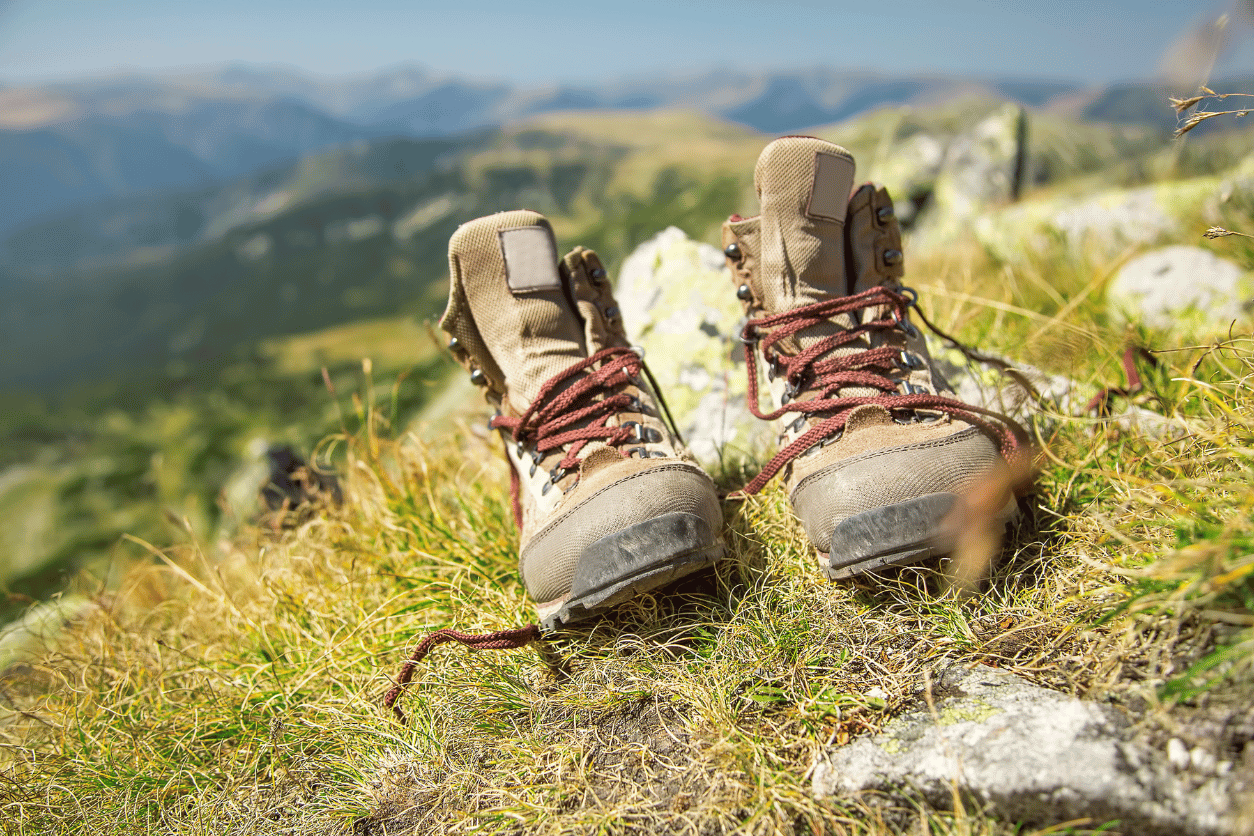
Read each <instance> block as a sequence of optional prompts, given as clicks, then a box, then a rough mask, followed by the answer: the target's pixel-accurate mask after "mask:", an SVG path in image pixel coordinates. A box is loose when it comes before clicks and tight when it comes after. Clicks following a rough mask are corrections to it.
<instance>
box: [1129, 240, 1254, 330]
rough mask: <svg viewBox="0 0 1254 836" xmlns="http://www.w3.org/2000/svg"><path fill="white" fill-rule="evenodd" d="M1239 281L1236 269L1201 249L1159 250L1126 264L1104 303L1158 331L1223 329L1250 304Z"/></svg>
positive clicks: (1246, 288) (1239, 271) (1250, 296)
mask: <svg viewBox="0 0 1254 836" xmlns="http://www.w3.org/2000/svg"><path fill="white" fill-rule="evenodd" d="M1244 278H1245V271H1243V270H1242V269H1241V268H1240V267H1239V266H1238V265H1236V264H1233V263H1232V262H1231V261H1228V260H1226V259H1223V258H1220V257H1219V256H1216V255H1214V254H1213V253H1211V252H1210V251H1208V250H1204V249H1202V248H1201V247H1188V246H1173V247H1163V248H1161V249H1157V250H1153V251H1151V252H1148V253H1146V254H1144V255H1142V256H1139V257H1137V258H1134V259H1132V260H1131V261H1129V262H1128V263H1127V264H1125V265H1124V266H1123V267H1122V268H1121V269H1120V270H1119V273H1118V274H1117V275H1116V276H1115V278H1114V280H1113V281H1112V282H1111V283H1110V287H1109V288H1108V289H1107V291H1106V302H1107V305H1108V306H1109V307H1110V309H1111V311H1112V313H1115V314H1116V315H1121V316H1124V317H1126V318H1128V319H1131V320H1136V321H1141V322H1144V323H1145V324H1147V325H1151V326H1154V327H1157V328H1169V327H1173V326H1178V325H1180V324H1182V323H1184V324H1190V325H1209V326H1210V327H1211V328H1212V329H1214V328H1224V327H1226V326H1227V325H1228V324H1229V323H1230V322H1231V321H1232V320H1234V319H1241V318H1243V317H1244V316H1245V314H1246V312H1247V310H1248V308H1249V305H1250V303H1251V300H1254V294H1251V293H1250V288H1249V286H1248V285H1247V284H1246V283H1245V282H1244V281H1243V280H1244Z"/></svg>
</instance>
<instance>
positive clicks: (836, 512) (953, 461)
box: [791, 427, 1000, 552]
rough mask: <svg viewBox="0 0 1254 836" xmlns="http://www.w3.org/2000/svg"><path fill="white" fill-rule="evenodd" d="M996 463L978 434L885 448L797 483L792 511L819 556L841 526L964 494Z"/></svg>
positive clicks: (991, 450)
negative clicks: (906, 505) (931, 499)
mask: <svg viewBox="0 0 1254 836" xmlns="http://www.w3.org/2000/svg"><path fill="white" fill-rule="evenodd" d="M999 460H1000V454H999V453H998V450H997V446H996V445H995V444H994V443H993V442H992V440H990V439H989V438H988V436H986V435H984V434H983V433H982V432H980V431H979V430H978V429H976V428H974V427H968V428H967V429H964V430H960V431H959V432H956V433H953V434H952V435H948V436H943V437H941V438H937V439H932V440H928V441H925V442H921V443H918V444H910V445H905V446H900V447H888V448H885V449H881V450H874V451H871V452H868V453H863V454H861V455H858V456H853V457H850V458H847V459H843V460H841V461H837V462H835V463H833V464H831V465H829V466H827V467H823V468H821V469H819V470H817V471H816V472H814V473H812V474H811V475H809V476H807V477H806V478H805V479H803V480H801V481H800V482H799V483H798V484H797V486H796V487H795V488H794V489H793V492H792V496H791V499H792V505H793V510H794V511H795V512H796V514H797V516H798V517H799V518H800V519H801V522H802V524H803V525H804V526H805V529H806V534H807V535H809V537H810V541H811V542H812V543H813V544H814V546H815V547H816V548H817V549H818V550H819V551H821V552H827V551H829V550H830V548H831V541H832V530H833V529H834V528H835V527H836V526H837V525H839V524H840V523H841V522H842V521H844V520H846V519H848V518H850V517H853V516H856V515H858V514H862V513H864V512H867V511H873V510H875V509H878V508H884V507H887V506H892V505H899V504H901V503H904V502H910V501H911V500H916V499H919V498H920V497H926V496H929V495H933V494H939V493H952V492H959V491H962V490H963V489H964V488H965V487H967V486H969V485H972V484H973V483H975V482H976V481H977V480H978V479H979V478H980V477H981V476H983V475H985V474H987V473H988V472H989V471H990V469H992V468H993V467H994V465H995V464H996V463H997V462H998V461H999Z"/></svg>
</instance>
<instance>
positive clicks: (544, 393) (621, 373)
mask: <svg viewBox="0 0 1254 836" xmlns="http://www.w3.org/2000/svg"><path fill="white" fill-rule="evenodd" d="M598 364H599V368H595V369H594V368H593V367H594V366H598ZM643 364H644V361H643V360H641V358H640V355H639V354H637V353H636V352H635V351H632V350H631V349H630V348H620V347H616V346H615V347H611V348H603V349H601V350H600V351H598V352H597V353H595V354H593V355H592V356H591V357H588V358H587V359H585V360H580V361H578V362H576V363H573V364H571V365H570V366H569V367H568V368H566V369H564V370H563V371H561V372H559V373H558V374H556V375H554V376H553V377H551V378H549V380H548V381H546V382H545V384H544V385H543V386H541V387H540V391H539V392H538V393H536V396H535V398H533V399H532V401H531V405H530V406H529V407H527V410H526V411H525V412H523V414H522V415H520V416H518V417H517V418H511V417H509V416H508V415H497V416H496V417H494V418H493V419H492V420H491V421H490V422H488V425H489V426H490V427H492V428H493V429H503V430H507V431H508V432H509V434H510V435H511V436H513V439H514V443H516V444H519V445H522V446H534V447H535V449H536V450H537V451H538V452H540V453H550V452H552V451H553V450H557V449H560V448H562V447H565V446H566V445H568V444H569V445H570V449H569V450H567V451H566V455H565V456H563V457H562V460H561V461H560V462H558V464H557V466H558V467H559V468H561V469H562V470H565V471H571V470H574V469H576V468H578V467H579V452H580V451H581V450H582V449H583V448H584V445H586V444H587V443H588V442H589V441H593V440H601V441H604V442H605V443H606V444H607V445H609V446H611V447H617V446H618V445H620V444H623V443H625V442H627V441H630V440H632V438H633V436H634V433H635V431H634V429H633V428H632V427H630V426H626V425H623V426H618V427H610V426H606V421H608V420H609V418H610V416H612V415H616V414H618V413H619V412H622V411H624V410H626V409H628V408H630V407H631V406H632V405H633V400H634V399H633V398H632V396H631V395H629V394H627V393H626V392H623V391H619V392H615V393H613V394H608V393H607V392H608V390H610V389H613V388H618V387H621V386H622V385H624V384H627V383H631V382H632V381H633V379H634V378H635V377H636V375H638V374H640V370H641V368H642V366H643ZM585 372H586V374H583V373H585ZM580 374H583V376H582V377H579V379H578V380H576V381H575V382H574V383H571V384H570V385H569V386H567V387H566V388H565V389H563V390H562V391H560V392H558V393H557V394H554V392H555V391H556V390H557V389H559V388H560V387H561V386H562V385H563V384H564V383H566V382H567V381H568V380H570V379H571V378H573V377H576V376H578V375H580ZM599 393H607V394H605V396H604V397H602V398H601V399H599V400H597V399H595V398H596V395H597V394H599ZM580 403H583V404H584V405H583V406H579V404H580ZM598 419H599V420H598ZM581 424H582V425H583V426H580V425H581Z"/></svg>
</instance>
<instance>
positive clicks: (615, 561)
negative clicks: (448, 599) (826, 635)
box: [440, 211, 723, 629]
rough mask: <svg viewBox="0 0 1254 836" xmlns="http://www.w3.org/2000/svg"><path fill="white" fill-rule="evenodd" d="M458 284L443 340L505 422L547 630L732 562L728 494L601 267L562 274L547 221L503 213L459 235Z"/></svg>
mask: <svg viewBox="0 0 1254 836" xmlns="http://www.w3.org/2000/svg"><path fill="white" fill-rule="evenodd" d="M449 275H450V282H449V302H448V310H447V311H446V312H445V314H444V318H443V320H442V321H441V322H440V326H441V327H442V328H443V329H444V330H445V331H447V332H448V333H449V334H450V335H452V339H451V340H450V341H449V347H450V349H451V350H452V352H453V354H454V356H456V357H457V359H458V361H459V362H461V364H462V365H463V366H465V367H466V368H467V370H469V372H470V379H471V380H472V381H474V382H475V383H476V384H478V385H480V386H482V387H483V389H484V394H485V396H486V397H487V399H488V402H489V403H490V404H493V405H494V406H496V408H497V415H496V417H495V418H493V419H492V421H491V426H492V427H493V428H495V429H497V430H499V431H500V434H501V437H502V439H503V441H504V442H505V451H506V454H507V456H508V457H509V460H510V463H511V464H512V465H513V471H512V473H511V489H512V490H511V493H512V498H513V501H514V513H515V518H516V520H517V522H518V525H519V528H520V531H521V535H522V536H521V554H520V559H519V567H520V571H521V573H522V579H523V583H524V585H525V586H526V588H527V592H528V593H529V594H530V595H531V597H532V598H533V599H534V600H535V601H536V609H537V611H538V612H539V615H540V618H541V623H542V626H543V627H544V628H545V629H553V628H556V627H557V626H559V625H561V624H566V623H570V622H572V621H576V620H578V619H581V618H584V617H586V616H588V615H592V614H594V613H597V612H600V611H602V610H604V609H606V608H608V607H611V606H613V605H615V604H617V603H619V602H621V601H624V600H626V599H627V598H630V597H631V596H632V595H634V594H636V593H638V592H642V591H645V590H649V589H652V588H655V587H658V586H661V585H662V584H665V583H667V582H668V581H671V580H673V579H675V578H678V577H680V576H682V575H685V574H687V573H689V572H692V571H694V570H696V569H698V568H700V567H702V566H706V565H708V564H710V563H712V562H713V561H714V560H716V559H717V558H719V557H721V556H722V555H723V542H722V538H721V529H722V521H723V518H722V512H721V510H720V507H719V502H718V498H717V496H716V494H715V491H714V485H713V483H712V482H711V481H710V478H709V477H708V476H707V475H706V474H705V472H704V471H703V470H701V468H700V467H699V466H698V465H697V464H695V463H694V462H693V460H692V459H691V458H689V456H688V455H687V453H686V451H685V450H684V448H683V446H682V444H681V443H680V441H679V440H678V439H677V438H676V436H675V434H674V433H673V432H672V430H671V428H670V427H669V426H668V425H667V423H666V422H664V421H663V420H662V418H663V416H662V414H661V412H660V411H659V407H660V401H659V398H658V397H657V395H656V393H655V392H654V391H653V390H652V388H651V386H650V383H649V381H648V380H646V379H645V378H647V371H646V370H645V369H644V367H643V361H642V359H641V356H640V355H639V354H638V353H637V352H636V351H633V350H632V348H631V347H630V346H629V345H628V342H627V337H626V334H625V332H624V331H623V325H622V321H621V318H620V315H619V310H618V306H617V304H616V303H615V301H614V296H613V292H612V290H611V287H610V280H609V277H608V276H607V275H606V271H605V268H604V267H603V266H602V265H601V262H600V261H599V260H598V258H597V256H596V254H595V253H593V252H592V251H590V250H585V249H583V248H576V249H575V250H574V251H573V252H571V253H570V254H569V255H567V256H566V257H565V258H563V259H561V260H559V259H558V257H557V250H556V244H555V243H554V238H553V231H552V228H551V227H550V226H549V223H548V221H547V220H545V219H544V218H543V217H542V216H541V215H538V214H537V213H535V212H529V211H515V212H502V213H500V214H497V215H491V216H489V217H486V218H480V219H479V220H476V221H471V222H470V223H467V224H465V225H463V226H461V227H459V228H458V230H457V232H456V233H454V234H453V238H452V240H451V241H450V242H449ZM662 408H663V409H664V407H662Z"/></svg>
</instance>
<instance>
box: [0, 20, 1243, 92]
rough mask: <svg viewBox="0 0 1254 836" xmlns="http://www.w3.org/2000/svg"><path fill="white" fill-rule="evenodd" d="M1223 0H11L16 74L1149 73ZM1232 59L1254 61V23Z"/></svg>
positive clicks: (1, 68)
mask: <svg viewBox="0 0 1254 836" xmlns="http://www.w3.org/2000/svg"><path fill="white" fill-rule="evenodd" d="M1225 8H1226V7H1225V4H1224V3H1223V2H1222V0H1219V1H1218V2H1216V0H1166V1H1165V2H1159V0H1053V2H1040V0H1034V1H1033V2H991V1H990V0H954V2H938V1H937V0H933V1H932V2H928V0H888V2H873V3H868V2H866V0H861V2H856V3H853V2H820V0H778V2H770V0H757V2H741V0H720V1H719V2H714V0H692V1H691V2H685V0H618V2H610V3H607V2H599V1H598V0H580V2H574V0H561V2H542V1H541V0H530V2H519V0H514V1H513V2H499V1H498V0H465V1H464V2H458V0H444V1H443V2H438V3H436V2H426V0H410V2H396V0H334V2H331V1H329V0H213V1H212V2H207V3H191V2H186V0H0V83H10V84H12V83H20V82H24V81H33V80H40V79H49V78H64V77H73V76H81V75H87V74H97V73H101V72H108V71H113V70H117V69H123V68H130V69H140V70H150V69H163V68H168V67H185V66H195V65H204V64H216V63H222V62H228V61H247V62H258V63H273V64H285V65H291V66H295V67H298V68H302V69H305V70H310V71H313V72H317V73H324V74H341V73H360V72H368V71H370V70H375V69H379V68H382V67H387V66H390V65H395V64H399V63H404V62H417V63H421V64H424V65H427V66H430V67H433V68H436V69H440V70H448V71H453V72H457V73H461V74H466V75H474V76H483V77H492V78H503V79H508V80H511V81H515V82H518V83H523V84H542V83H548V82H555V81H563V82H579V81H581V80H587V81H597V80H603V79H607V78H616V77H621V76H624V75H644V74H653V73H658V72H675V71H686V70H697V69H706V68H709V67H713V66H717V65H723V66H736V67H743V68H746V69H756V68H763V67H771V68H779V67H801V66H815V65H824V66H833V67H840V68H849V69H875V70H879V71H882V72H886V73H916V72H940V73H961V74H978V75H994V76H1011V77H1044V78H1055V79H1066V80H1078V81H1084V82H1092V83H1101V82H1108V81H1114V80H1132V79H1142V78H1148V77H1151V76H1153V75H1154V74H1155V73H1156V71H1157V70H1158V69H1159V66H1160V61H1161V56H1162V55H1163V54H1164V51H1165V50H1167V49H1168V48H1169V47H1170V45H1171V44H1172V42H1173V41H1174V40H1176V39H1178V37H1179V35H1180V33H1181V31H1182V30H1185V29H1188V28H1189V27H1190V26H1194V25H1196V24H1198V23H1199V22H1202V21H1204V20H1207V19H1208V18H1209V19H1213V18H1214V17H1216V16H1217V15H1218V14H1219V13H1221V12H1223V11H1224V10H1225ZM1237 28H1238V29H1240V30H1242V31H1246V30H1248V29H1249V28H1250V27H1249V26H1244V27H1237ZM1218 71H1219V73H1220V74H1226V73H1254V38H1250V37H1248V36H1247V37H1245V39H1244V41H1243V42H1242V43H1239V44H1238V45H1237V46H1236V48H1234V49H1232V50H1230V51H1229V53H1228V54H1227V55H1226V56H1225V57H1224V59H1223V60H1222V61H1221V63H1220V66H1219V68H1218Z"/></svg>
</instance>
